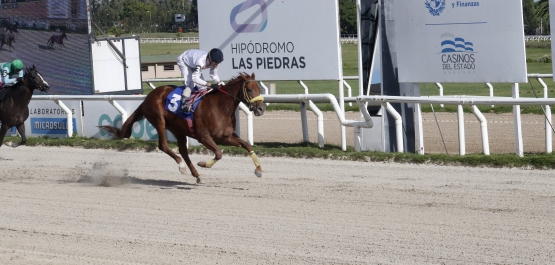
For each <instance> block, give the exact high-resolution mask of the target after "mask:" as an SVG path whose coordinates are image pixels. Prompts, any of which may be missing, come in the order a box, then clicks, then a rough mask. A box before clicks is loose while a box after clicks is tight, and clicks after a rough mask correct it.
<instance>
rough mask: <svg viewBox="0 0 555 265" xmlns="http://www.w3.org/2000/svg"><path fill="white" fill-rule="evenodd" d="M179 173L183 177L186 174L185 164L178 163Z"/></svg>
mask: <svg viewBox="0 0 555 265" xmlns="http://www.w3.org/2000/svg"><path fill="white" fill-rule="evenodd" d="M179 172H181V174H184V175H185V174H187V165H186V164H185V162H181V163H179Z"/></svg>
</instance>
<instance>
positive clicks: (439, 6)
mask: <svg viewBox="0 0 555 265" xmlns="http://www.w3.org/2000/svg"><path fill="white" fill-rule="evenodd" d="M425 5H426V8H428V11H430V14H432V15H433V16H439V14H441V12H443V10H444V9H445V0H426V3H425Z"/></svg>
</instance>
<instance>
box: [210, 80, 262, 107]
mask: <svg viewBox="0 0 555 265" xmlns="http://www.w3.org/2000/svg"><path fill="white" fill-rule="evenodd" d="M247 82H255V81H254V80H245V81H243V84H242V85H241V86H242V87H243V96H244V98H245V100H246V101H247V103H248V104H247V105H248V107H249V110H250V111H253V110H254V106H253V103H254V102H256V101H264V97H263V96H262V95H258V96H256V97H254V98H251V97H250V96H249V93H247V86H246V85H245V83H247ZM218 91H221V92H222V93H224V94H227V95H229V96H230V97H232V98H235V99H236V100H239V101H241V100H240V99H238V98H237V97H236V96H234V95H231V94H229V93H227V91H225V90H223V89H221V88H220V87H218Z"/></svg>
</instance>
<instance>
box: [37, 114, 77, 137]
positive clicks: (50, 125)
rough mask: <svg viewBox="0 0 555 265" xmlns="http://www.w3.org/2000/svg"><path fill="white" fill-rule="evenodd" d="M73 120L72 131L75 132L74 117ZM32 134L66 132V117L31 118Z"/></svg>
mask: <svg viewBox="0 0 555 265" xmlns="http://www.w3.org/2000/svg"><path fill="white" fill-rule="evenodd" d="M72 120H73V133H77V125H76V122H77V121H76V119H75V118H74V119H72ZM31 132H32V133H33V134H67V118H31Z"/></svg>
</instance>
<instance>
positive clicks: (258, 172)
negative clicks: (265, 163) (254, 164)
mask: <svg viewBox="0 0 555 265" xmlns="http://www.w3.org/2000/svg"><path fill="white" fill-rule="evenodd" d="M254 174H255V175H256V176H257V177H259V178H261V177H262V171H258V170H256V169H255V170H254Z"/></svg>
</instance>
